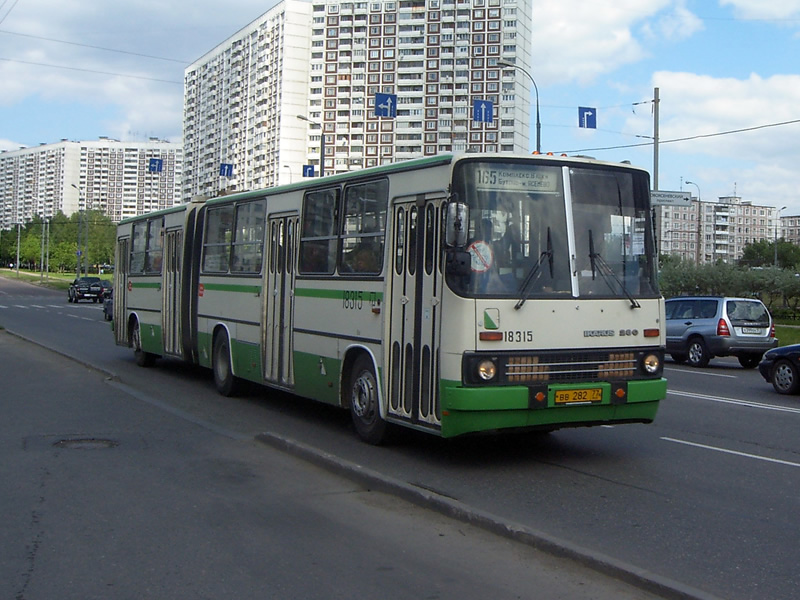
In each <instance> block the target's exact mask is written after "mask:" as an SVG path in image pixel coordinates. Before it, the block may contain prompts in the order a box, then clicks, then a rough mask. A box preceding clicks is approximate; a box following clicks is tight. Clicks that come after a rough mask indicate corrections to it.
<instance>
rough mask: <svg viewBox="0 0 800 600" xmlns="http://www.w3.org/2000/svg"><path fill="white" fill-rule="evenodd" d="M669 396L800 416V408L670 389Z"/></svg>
mask: <svg viewBox="0 0 800 600" xmlns="http://www.w3.org/2000/svg"><path fill="white" fill-rule="evenodd" d="M667 394H674V395H676V396H684V397H686V398H696V399H697V400H709V401H711V402H719V403H721V404H737V405H739V406H747V407H748V408H760V409H762V410H774V411H777V412H788V413H795V414H800V408H792V407H790V406H778V405H777V404H763V403H761V402H750V401H749V400H737V399H735V398H725V397H722V396H707V395H705V394H695V393H694V392H682V391H680V390H669V389H668V390H667Z"/></svg>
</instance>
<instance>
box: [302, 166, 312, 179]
mask: <svg viewBox="0 0 800 600" xmlns="http://www.w3.org/2000/svg"><path fill="white" fill-rule="evenodd" d="M313 176H314V165H303V177H313Z"/></svg>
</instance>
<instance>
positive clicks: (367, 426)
mask: <svg viewBox="0 0 800 600" xmlns="http://www.w3.org/2000/svg"><path fill="white" fill-rule="evenodd" d="M347 393H348V394H349V397H348V401H349V403H350V415H351V417H352V419H353V425H355V428H356V433H358V437H360V438H361V439H362V440H364V441H365V442H367V443H368V444H373V445H376V446H377V445H379V444H381V443H383V442H384V440H385V438H386V421H384V420H383V418H382V417H381V409H380V404H379V402H380V396H379V395H378V380H377V379H376V377H375V370H374V369H373V368H372V361H371V360H370V359H369V357H368V356H367V355H362V356H360V357H359V358H358V360H356V362H355V364H354V365H353V370H352V371H350V378H349V382H348V386H347Z"/></svg>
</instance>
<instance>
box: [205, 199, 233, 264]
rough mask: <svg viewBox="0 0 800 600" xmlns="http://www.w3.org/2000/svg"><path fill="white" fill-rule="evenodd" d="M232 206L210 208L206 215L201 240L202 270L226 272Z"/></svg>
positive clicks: (228, 257)
mask: <svg viewBox="0 0 800 600" xmlns="http://www.w3.org/2000/svg"><path fill="white" fill-rule="evenodd" d="M232 223H233V206H221V207H219V208H212V209H210V210H209V211H208V215H207V217H206V234H205V239H204V240H203V271H204V272H205V273H227V272H228V265H229V262H230V249H231V234H232V231H231V227H232Z"/></svg>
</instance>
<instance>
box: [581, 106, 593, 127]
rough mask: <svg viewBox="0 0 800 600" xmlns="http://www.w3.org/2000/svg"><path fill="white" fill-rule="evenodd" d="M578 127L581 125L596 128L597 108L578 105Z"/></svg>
mask: <svg viewBox="0 0 800 600" xmlns="http://www.w3.org/2000/svg"><path fill="white" fill-rule="evenodd" d="M578 127H583V128H585V129H597V109H596V108H589V107H586V106H579V107H578Z"/></svg>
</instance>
